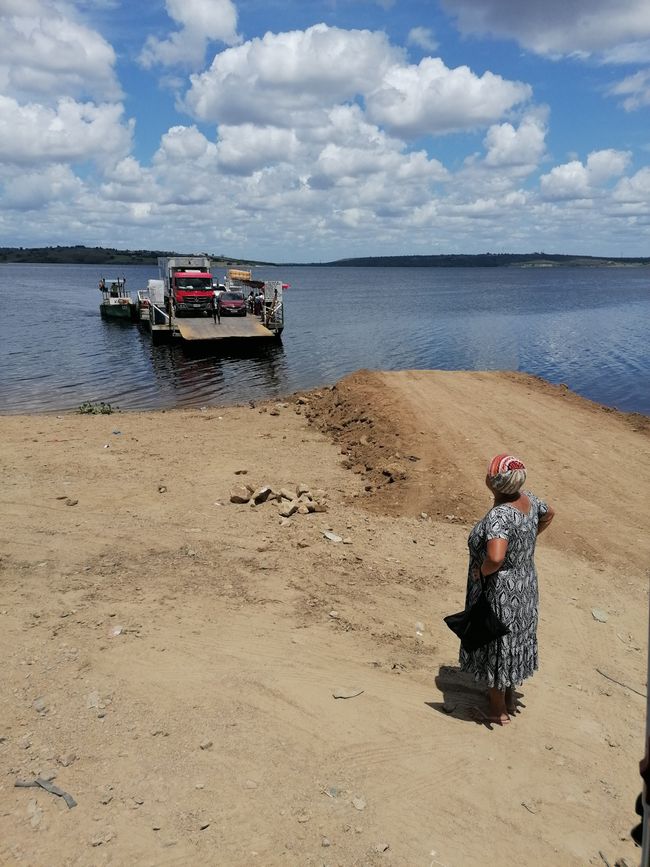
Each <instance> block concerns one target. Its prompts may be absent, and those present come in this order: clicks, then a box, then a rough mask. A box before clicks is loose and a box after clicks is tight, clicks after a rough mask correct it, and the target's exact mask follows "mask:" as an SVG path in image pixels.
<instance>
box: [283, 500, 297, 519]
mask: <svg viewBox="0 0 650 867" xmlns="http://www.w3.org/2000/svg"><path fill="white" fill-rule="evenodd" d="M300 505H301V504H300V503H299V502H298V500H292V501H291V502H290V503H287V504H286V505H285V506H281V507H280V513H279V514H280V517H281V518H290V517H291V515H293V514H294V512H297V511H298V507H299V506H300Z"/></svg>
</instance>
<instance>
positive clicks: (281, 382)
mask: <svg viewBox="0 0 650 867" xmlns="http://www.w3.org/2000/svg"><path fill="white" fill-rule="evenodd" d="M150 350H151V352H150V359H151V368H152V370H153V373H154V375H155V377H156V380H157V383H158V385H159V387H160V388H161V389H169V388H171V389H172V391H174V392H175V393H176V395H177V400H176V402H177V404H178V405H191V404H196V403H197V401H210V400H212V401H214V400H216V399H218V400H219V402H228V403H239V402H241V401H244V400H247V399H249V398H250V396H251V394H253V393H254V394H256V395H257V396H261V395H271V396H273V395H277V394H281V393H282V392H283V391H284V390H286V383H287V367H286V353H285V350H284V346H283V345H282V343H281V342H280V341H272V342H270V341H256V340H250V341H247V342H245V343H242V344H240V345H236V346H228V345H227V344H222V345H221V346H220V345H219V344H202V345H201V344H197V345H194V344H191V345H189V344H188V345H187V346H185V345H182V344H180V345H179V344H171V345H162V346H153V345H152V344H150Z"/></svg>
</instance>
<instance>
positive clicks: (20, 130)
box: [0, 96, 133, 165]
mask: <svg viewBox="0 0 650 867" xmlns="http://www.w3.org/2000/svg"><path fill="white" fill-rule="evenodd" d="M122 113H123V108H122V106H121V105H119V104H115V105H111V104H106V105H99V106H98V105H94V104H93V103H79V102H75V101H74V100H72V99H68V98H65V99H61V100H59V102H58V104H57V106H56V108H49V107H47V106H44V105H39V104H36V103H30V104H27V105H20V104H19V103H18V102H16V100H14V99H11V98H9V97H6V96H0V161H1V162H3V163H13V164H14V165H30V164H32V163H36V162H41V163H53V162H80V161H84V160H95V161H96V162H99V163H105V162H110V161H115V160H117V159H119V158H121V157H122V156H125V155H126V154H127V153H128V151H129V149H130V145H131V134H132V129H133V124H132V122H127V123H125V122H124V121H123V118H122Z"/></svg>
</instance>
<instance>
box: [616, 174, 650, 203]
mask: <svg viewBox="0 0 650 867" xmlns="http://www.w3.org/2000/svg"><path fill="white" fill-rule="evenodd" d="M612 198H613V199H614V201H615V202H620V203H625V204H632V205H637V206H641V208H642V210H643V211H644V212H645V213H650V167H648V166H646V167H645V168H643V169H640V170H639V171H638V172H636V174H634V175H632V177H630V178H621V180H620V181H619V182H618V184H617V185H616V187H615V189H614V192H613V196H612Z"/></svg>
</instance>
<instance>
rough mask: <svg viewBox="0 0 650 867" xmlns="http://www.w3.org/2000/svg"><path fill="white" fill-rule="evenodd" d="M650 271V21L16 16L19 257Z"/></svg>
mask: <svg viewBox="0 0 650 867" xmlns="http://www.w3.org/2000/svg"><path fill="white" fill-rule="evenodd" d="M68 244H85V245H88V246H94V245H99V246H107V247H117V248H120V249H162V250H174V251H177V252H186V253H191V252H194V253H199V252H207V253H211V254H215V255H220V254H223V255H226V256H230V257H233V258H234V257H237V258H244V259H246V258H248V259H254V260H264V261H275V262H319V261H331V260H335V259H340V258H345V257H349V256H377V255H400V254H403V255H408V254H414V255H417V254H437V253H481V252H518V253H522V252H535V251H544V252H547V253H574V254H582V255H594V256H648V255H650V2H649V0H616V2H612V0H525V2H522V0H323V2H320V0H237V2H236V0H0V246H23V247H32V246H55V245H68Z"/></svg>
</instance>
